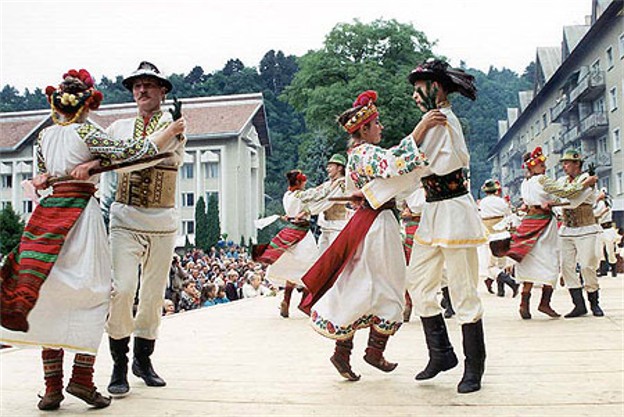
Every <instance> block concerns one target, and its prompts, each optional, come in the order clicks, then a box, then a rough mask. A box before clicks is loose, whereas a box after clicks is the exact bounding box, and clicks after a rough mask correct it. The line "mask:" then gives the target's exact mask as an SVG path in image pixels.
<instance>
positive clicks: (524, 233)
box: [506, 213, 553, 262]
mask: <svg viewBox="0 0 624 417" xmlns="http://www.w3.org/2000/svg"><path fill="white" fill-rule="evenodd" d="M552 218H553V216H552V214H550V213H538V214H527V215H526V216H524V219H522V223H520V226H518V229H516V232H515V233H514V234H512V235H511V245H510V248H509V251H508V252H507V253H506V256H508V257H510V258H511V259H513V260H514V261H517V262H522V260H523V259H524V257H525V256H526V255H527V254H528V253H529V252H531V250H532V249H533V246H535V243H537V240H538V239H539V237H540V236H541V235H542V233H543V232H544V230H546V227H547V226H548V224H549V223H550V221H551V220H552Z"/></svg>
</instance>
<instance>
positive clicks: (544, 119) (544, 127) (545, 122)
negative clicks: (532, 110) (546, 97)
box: [542, 113, 548, 130]
mask: <svg viewBox="0 0 624 417" xmlns="http://www.w3.org/2000/svg"><path fill="white" fill-rule="evenodd" d="M546 126H548V117H547V116H546V113H544V114H542V129H544V130H545V129H546Z"/></svg>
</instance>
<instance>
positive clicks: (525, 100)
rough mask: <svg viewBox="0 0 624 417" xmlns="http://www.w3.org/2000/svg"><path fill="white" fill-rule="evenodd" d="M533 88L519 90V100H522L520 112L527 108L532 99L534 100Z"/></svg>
mask: <svg viewBox="0 0 624 417" xmlns="http://www.w3.org/2000/svg"><path fill="white" fill-rule="evenodd" d="M533 95H534V94H533V90H525V91H519V92H518V100H519V101H520V113H522V112H523V111H524V109H526V108H527V106H528V105H529V103H531V100H533Z"/></svg>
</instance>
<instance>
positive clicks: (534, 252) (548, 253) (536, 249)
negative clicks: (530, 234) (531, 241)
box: [515, 218, 559, 287]
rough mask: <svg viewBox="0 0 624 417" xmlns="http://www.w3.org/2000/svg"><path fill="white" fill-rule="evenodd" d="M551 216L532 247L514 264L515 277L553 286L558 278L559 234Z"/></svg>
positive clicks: (521, 280) (519, 279) (522, 280)
mask: <svg viewBox="0 0 624 417" xmlns="http://www.w3.org/2000/svg"><path fill="white" fill-rule="evenodd" d="M557 233H558V230H557V221H556V220H555V219H554V218H553V219H552V220H551V221H550V223H549V224H548V226H547V227H546V230H544V232H543V233H542V235H541V236H540V237H539V239H538V240H537V242H536V243H535V246H533V249H531V251H530V252H529V253H528V254H527V255H526V256H525V257H524V259H522V262H519V263H517V264H516V276H515V279H516V281H518V282H524V281H526V282H533V283H538V284H547V285H550V286H552V287H555V286H556V284H557V278H559V236H558V234H557Z"/></svg>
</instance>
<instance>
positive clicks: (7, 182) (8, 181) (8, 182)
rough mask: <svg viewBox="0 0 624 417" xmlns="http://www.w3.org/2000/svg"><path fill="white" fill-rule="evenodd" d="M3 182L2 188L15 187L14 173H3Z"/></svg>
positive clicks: (0, 185)
mask: <svg viewBox="0 0 624 417" xmlns="http://www.w3.org/2000/svg"><path fill="white" fill-rule="evenodd" d="M0 178H2V180H1V181H2V182H0V187H2V188H12V187H13V175H11V174H9V175H2V176H0Z"/></svg>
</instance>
